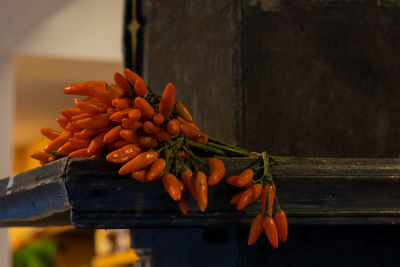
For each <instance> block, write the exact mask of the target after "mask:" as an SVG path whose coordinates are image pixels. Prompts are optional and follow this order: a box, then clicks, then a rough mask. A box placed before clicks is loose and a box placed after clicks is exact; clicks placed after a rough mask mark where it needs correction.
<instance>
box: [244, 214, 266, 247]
mask: <svg viewBox="0 0 400 267" xmlns="http://www.w3.org/2000/svg"><path fill="white" fill-rule="evenodd" d="M263 219H264V216H263V215H262V214H258V215H257V216H256V217H255V218H254V220H253V222H252V223H251V226H250V233H249V238H248V240H247V245H248V246H251V245H253V244H254V243H256V241H257V239H258V238H259V237H260V235H261V233H262V232H263Z"/></svg>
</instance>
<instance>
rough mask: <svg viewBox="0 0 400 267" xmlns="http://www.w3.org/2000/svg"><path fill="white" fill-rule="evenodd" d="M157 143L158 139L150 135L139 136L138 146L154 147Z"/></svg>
mask: <svg viewBox="0 0 400 267" xmlns="http://www.w3.org/2000/svg"><path fill="white" fill-rule="evenodd" d="M157 145H158V141H157V139H156V138H154V137H153V136H151V135H148V136H142V137H140V138H139V146H141V147H144V148H155V147H156V146H157Z"/></svg>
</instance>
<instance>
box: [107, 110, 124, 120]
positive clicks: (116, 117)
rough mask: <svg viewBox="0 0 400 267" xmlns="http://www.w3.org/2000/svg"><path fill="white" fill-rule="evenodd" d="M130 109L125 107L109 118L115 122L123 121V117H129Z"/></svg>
mask: <svg viewBox="0 0 400 267" xmlns="http://www.w3.org/2000/svg"><path fill="white" fill-rule="evenodd" d="M128 112H129V109H123V110H120V111H116V112H114V113H113V114H111V115H110V116H109V119H110V120H111V121H113V122H121V121H122V119H124V118H128Z"/></svg>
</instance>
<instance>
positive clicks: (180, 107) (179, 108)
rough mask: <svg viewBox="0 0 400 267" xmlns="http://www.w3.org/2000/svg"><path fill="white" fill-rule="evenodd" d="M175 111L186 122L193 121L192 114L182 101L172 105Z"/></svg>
mask: <svg viewBox="0 0 400 267" xmlns="http://www.w3.org/2000/svg"><path fill="white" fill-rule="evenodd" d="M174 110H175V113H176V114H177V115H178V116H181V117H182V118H184V119H185V120H186V121H187V122H193V118H192V115H190V112H189V110H188V109H187V107H186V106H185V105H184V104H183V103H182V102H176V103H175V107H174Z"/></svg>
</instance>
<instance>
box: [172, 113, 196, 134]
mask: <svg viewBox="0 0 400 267" xmlns="http://www.w3.org/2000/svg"><path fill="white" fill-rule="evenodd" d="M176 119H177V120H178V121H179V122H180V123H182V124H186V125H190V126H191V127H193V128H195V129H196V130H197V131H199V132H201V130H200V128H199V127H198V126H197V125H196V124H194V123H190V122H188V121H187V120H185V119H184V118H182V117H181V116H177V117H176Z"/></svg>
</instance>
